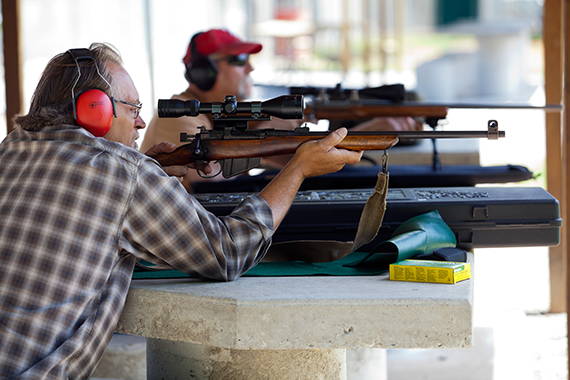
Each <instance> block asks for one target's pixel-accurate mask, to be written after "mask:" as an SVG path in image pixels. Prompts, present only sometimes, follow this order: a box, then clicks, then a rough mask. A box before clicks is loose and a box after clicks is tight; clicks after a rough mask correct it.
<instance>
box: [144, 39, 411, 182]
mask: <svg viewBox="0 0 570 380" xmlns="http://www.w3.org/2000/svg"><path fill="white" fill-rule="evenodd" d="M261 49H262V46H261V44H258V43H254V42H247V41H242V40H241V39H239V38H238V37H236V36H235V35H234V34H232V33H230V32H229V31H227V30H225V29H211V30H208V31H205V32H200V33H197V34H195V35H194V36H193V37H192V39H191V40H190V44H189V45H188V49H187V51H186V55H185V56H184V58H183V62H184V65H185V67H186V72H185V77H186V80H187V81H188V83H189V86H188V88H187V89H186V91H184V92H183V93H181V94H178V95H174V96H172V99H179V100H192V99H197V100H199V101H200V102H201V103H211V102H221V101H223V100H224V98H225V96H226V95H235V96H236V98H237V100H238V101H244V100H246V99H248V98H249V97H250V96H251V89H252V86H253V82H252V78H251V76H250V73H251V72H252V71H253V66H252V65H251V62H250V61H249V55H250V54H256V53H259V52H260V51H261ZM299 124H300V123H299V120H283V119H278V118H275V117H274V118H272V120H271V121H270V122H260V123H250V125H249V127H250V128H274V129H294V128H295V127H298V126H299ZM200 126H204V127H206V128H207V129H213V124H212V121H211V119H210V116H209V115H199V116H196V117H187V116H183V117H179V118H158V116H157V115H155V116H154V117H153V119H152V120H151V122H150V124H149V126H148V127H147V132H146V134H145V137H144V141H143V143H142V145H141V151H143V152H144V151H145V150H146V149H148V148H149V147H151V146H153V145H155V144H157V143H159V142H163V141H167V142H171V143H175V144H177V145H181V144H183V143H181V142H180V133H181V132H186V133H188V134H189V135H195V134H196V133H198V127H200ZM416 128H417V123H416V122H415V121H414V120H413V119H412V118H374V119H372V120H369V121H366V122H364V123H362V124H359V125H357V126H355V127H353V128H352V130H353V131H366V130H369V131H380V130H410V129H416ZM290 157H291V156H276V157H271V158H269V159H266V160H265V161H264V162H265V164H267V165H270V166H273V167H275V168H282V167H283V166H284V165H285V164H286V163H287V162H288V160H289V158H290ZM212 165H213V164H212ZM213 166H214V165H213ZM213 172H214V173H217V172H218V168H215V167H214V168H213ZM222 179H223V177H222V176H217V177H214V178H213V179H210V180H222ZM204 180H205V179H204V178H202V177H200V176H199V175H198V173H197V172H196V171H195V170H190V171H188V174H187V175H186V176H185V177H184V178H183V180H182V183H183V184H184V186H185V187H186V188H187V189H188V190H189V191H191V190H192V185H191V183H192V182H195V181H204Z"/></svg>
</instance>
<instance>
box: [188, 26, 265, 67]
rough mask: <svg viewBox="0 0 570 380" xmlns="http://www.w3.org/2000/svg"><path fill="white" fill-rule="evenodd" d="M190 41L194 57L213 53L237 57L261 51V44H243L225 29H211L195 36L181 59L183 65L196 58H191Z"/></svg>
mask: <svg viewBox="0 0 570 380" xmlns="http://www.w3.org/2000/svg"><path fill="white" fill-rule="evenodd" d="M192 41H193V43H194V45H195V46H194V52H195V53H197V54H195V55H198V54H200V55H201V56H208V55H210V54H214V53H221V54H228V55H239V54H255V53H259V52H260V51H261V48H262V46H261V44H258V43H255V42H245V41H242V40H240V39H239V38H237V37H236V36H235V35H233V34H232V33H230V32H229V31H227V30H226V29H211V30H208V31H206V32H202V33H199V34H197V35H195V36H194V37H193V38H192V40H190V44H188V49H187V51H186V55H185V56H184V58H183V59H182V61H183V62H184V64H186V65H188V64H189V63H190V62H193V61H194V59H196V57H194V56H192V53H193V51H192Z"/></svg>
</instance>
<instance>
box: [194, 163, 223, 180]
mask: <svg viewBox="0 0 570 380" xmlns="http://www.w3.org/2000/svg"><path fill="white" fill-rule="evenodd" d="M209 164H210V161H201V162H199V163H198V162H196V171H197V172H198V175H199V176H200V177H201V178H206V179H207V178H214V177H215V176H217V175H218V174H220V173H221V172H222V167H221V166H220V170H218V172H217V173H216V174H213V175H207V174H206V172H205V171H204V170H203V168H205V167H206V166H208V165H209Z"/></svg>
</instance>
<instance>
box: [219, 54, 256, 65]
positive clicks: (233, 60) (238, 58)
mask: <svg viewBox="0 0 570 380" xmlns="http://www.w3.org/2000/svg"><path fill="white" fill-rule="evenodd" d="M248 60H249V54H246V53H244V54H238V55H230V56H229V57H224V58H219V59H217V60H216V62H217V61H228V63H229V64H230V65H232V66H245V64H246V63H247V61H248Z"/></svg>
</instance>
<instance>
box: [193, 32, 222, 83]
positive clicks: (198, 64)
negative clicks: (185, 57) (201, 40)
mask: <svg viewBox="0 0 570 380" xmlns="http://www.w3.org/2000/svg"><path fill="white" fill-rule="evenodd" d="M200 34H201V33H198V34H195V35H194V37H192V40H191V41H190V50H191V52H192V58H193V61H192V62H191V63H189V64H188V65H187V66H186V79H188V80H189V81H190V82H192V83H194V84H195V85H196V86H198V88H199V89H200V90H202V91H209V90H211V89H212V87H214V84H215V83H216V76H217V75H218V71H219V70H218V66H216V63H215V62H214V61H212V60H211V59H210V58H208V57H207V56H203V55H201V54H200V53H198V52H197V51H196V42H195V41H196V37H198V36H199V35H200Z"/></svg>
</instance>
